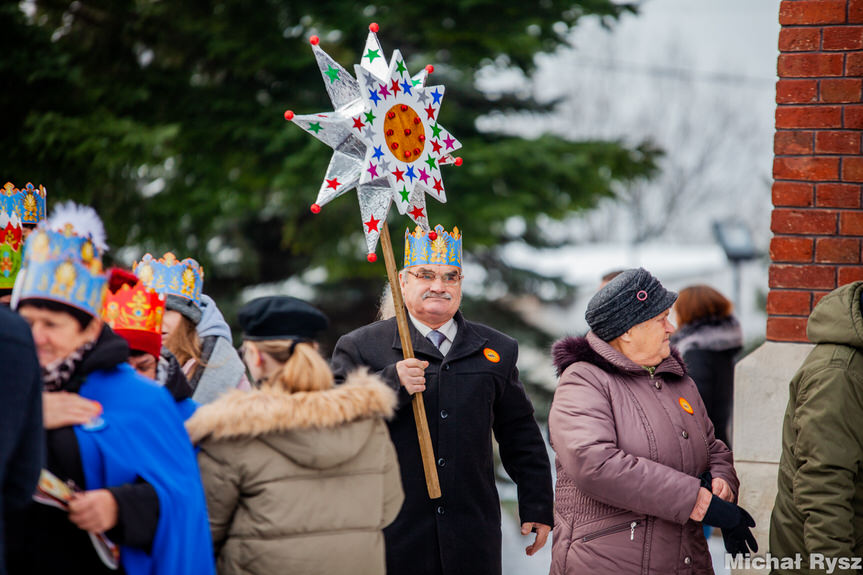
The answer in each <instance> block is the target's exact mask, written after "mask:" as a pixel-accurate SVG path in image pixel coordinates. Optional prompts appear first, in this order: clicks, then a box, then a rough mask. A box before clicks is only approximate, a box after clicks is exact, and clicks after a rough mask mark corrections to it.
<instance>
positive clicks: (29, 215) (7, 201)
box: [0, 182, 48, 225]
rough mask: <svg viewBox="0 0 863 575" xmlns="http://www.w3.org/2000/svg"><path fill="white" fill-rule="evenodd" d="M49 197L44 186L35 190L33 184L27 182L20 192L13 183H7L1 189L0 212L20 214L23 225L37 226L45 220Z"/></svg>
mask: <svg viewBox="0 0 863 575" xmlns="http://www.w3.org/2000/svg"><path fill="white" fill-rule="evenodd" d="M47 195H48V192H47V191H46V190H45V187H44V186H39V187H38V188H34V187H33V184H31V183H30V182H27V185H26V186H24V187H23V188H21V189H20V190H19V189H18V188H16V187H15V186H14V185H13V184H12V182H6V185H5V186H3V188H2V189H0V210H6V211H7V212H8V213H10V214H11V213H12V212H14V213H16V214H18V217H19V218H20V219H21V223H22V224H33V225H35V224H38V223H39V222H41V221H42V220H44V219H45V210H46V202H45V198H46V196H47Z"/></svg>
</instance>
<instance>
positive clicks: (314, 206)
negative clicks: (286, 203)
mask: <svg viewBox="0 0 863 575" xmlns="http://www.w3.org/2000/svg"><path fill="white" fill-rule="evenodd" d="M309 210H311V212H312V213H313V214H319V213H321V206H319V205H318V204H312V207H311V208H309Z"/></svg>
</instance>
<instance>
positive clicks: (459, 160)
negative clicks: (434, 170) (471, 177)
mask: <svg viewBox="0 0 863 575" xmlns="http://www.w3.org/2000/svg"><path fill="white" fill-rule="evenodd" d="M463 163H464V160H462V159H461V158H456V159H455V165H456V166H460V165H462V164H463Z"/></svg>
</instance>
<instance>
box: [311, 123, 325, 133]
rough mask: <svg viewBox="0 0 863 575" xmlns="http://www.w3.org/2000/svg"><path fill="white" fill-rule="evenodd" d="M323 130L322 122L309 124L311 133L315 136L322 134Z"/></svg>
mask: <svg viewBox="0 0 863 575" xmlns="http://www.w3.org/2000/svg"><path fill="white" fill-rule="evenodd" d="M322 129H323V128H321V123H320V122H312V123H311V124H309V131H310V132H314V133H315V134H317V133H318V132H320V131H321V130H322Z"/></svg>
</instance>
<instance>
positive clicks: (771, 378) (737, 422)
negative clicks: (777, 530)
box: [732, 341, 813, 575]
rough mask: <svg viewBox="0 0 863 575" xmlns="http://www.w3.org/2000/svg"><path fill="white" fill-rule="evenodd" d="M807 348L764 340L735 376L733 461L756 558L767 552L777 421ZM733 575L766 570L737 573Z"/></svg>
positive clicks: (776, 458) (778, 448)
mask: <svg viewBox="0 0 863 575" xmlns="http://www.w3.org/2000/svg"><path fill="white" fill-rule="evenodd" d="M812 347H813V346H812V345H811V344H805V343H787V342H773V341H768V342H766V343H764V344H763V345H761V347H759V348H758V349H756V350H755V351H754V352H752V353H751V354H749V355H748V356H746V357H745V358H743V360H741V361H740V362H739V363H738V364H737V368H736V370H735V376H734V432H733V436H732V442H733V444H734V462H735V466H736V468H737V474H738V475H739V476H740V500H739V503H740V505H741V507H743V508H744V509H746V510H747V511H749V513H751V514H752V517H753V518H754V519H755V523H756V528H755V538H756V539H757V540H758V553H757V555H759V556H764V555H765V553H767V551H768V549H769V538H768V534H769V530H770V512H771V511H772V510H773V501H774V499H775V498H776V474H777V470H778V468H779V456H780V454H781V449H782V418H783V416H784V414H785V406H786V404H787V403H788V384H789V382H790V381H791V378H792V377H793V376H794V374H795V373H796V371H797V369H798V368H799V367H800V366H801V365H802V364H803V360H805V359H806V356H807V355H809V352H810V351H811V350H812ZM732 572H733V573H734V574H735V575H737V574H744V573H745V574H747V575H748V574H752V575H754V574H756V573H759V574H761V575H764V573H765V572H766V571H764V570H760V571H756V570H744V569H736V570H734V571H732Z"/></svg>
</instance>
